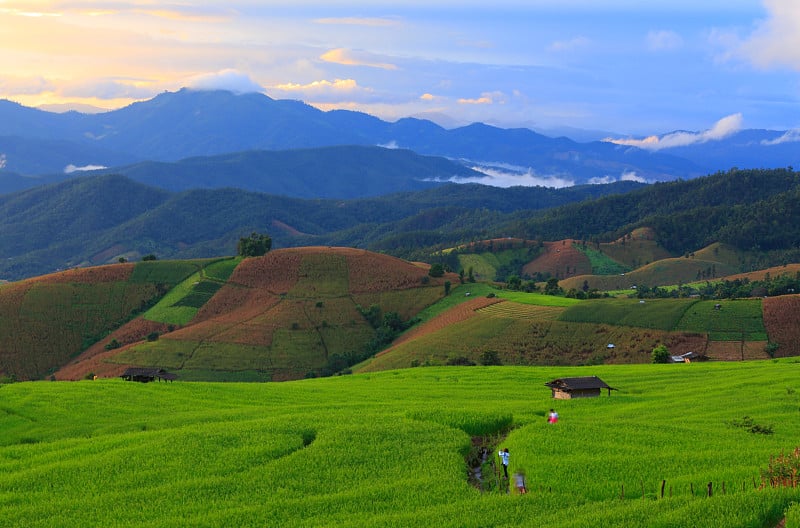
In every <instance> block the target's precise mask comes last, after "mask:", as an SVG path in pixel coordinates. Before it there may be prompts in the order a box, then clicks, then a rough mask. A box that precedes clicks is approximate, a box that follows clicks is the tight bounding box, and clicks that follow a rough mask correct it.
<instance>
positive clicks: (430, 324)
mask: <svg viewBox="0 0 800 528" xmlns="http://www.w3.org/2000/svg"><path fill="white" fill-rule="evenodd" d="M499 302H504V300H503V299H498V298H497V297H492V298H489V297H475V298H474V299H470V300H469V301H465V302H463V303H461V304H459V305H458V306H455V307H453V308H451V309H449V310H447V311H446V312H444V313H442V314H439V315H437V316H436V317H434V318H433V319H431V320H430V321H426V322H425V323H422V324H420V325H417V326H414V327H413V328H411V329H410V330H409V331H408V332H405V333H404V334H403V335H401V336H400V337H399V338H397V340H395V342H394V343H393V344H392V346H391V347H389V348H387V349H385V350H382V351H381V352H379V353H378V355H379V356H382V355H384V354H387V353H389V352H391V351H392V350H393V349H394V348H395V347H396V346H398V345H400V344H402V343H405V342H407V341H411V340H413V339H416V338H418V337H422V336H424V335H427V334H431V333H434V332H437V331H439V330H441V329H443V328H446V327H448V326H450V325H451V324H454V323H458V322H460V321H464V320H466V319H469V318H470V317H473V316H474V315H475V313H476V311H477V310H479V309H481V308H485V307H486V306H490V305H492V304H495V303H499Z"/></svg>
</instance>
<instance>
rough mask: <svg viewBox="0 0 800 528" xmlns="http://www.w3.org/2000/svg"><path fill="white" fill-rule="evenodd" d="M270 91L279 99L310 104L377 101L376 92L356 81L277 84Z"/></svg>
mask: <svg viewBox="0 0 800 528" xmlns="http://www.w3.org/2000/svg"><path fill="white" fill-rule="evenodd" d="M268 91H269V94H270V95H271V96H273V97H276V98H278V99H283V98H287V99H302V100H303V101H306V102H308V103H310V104H315V103H342V102H354V101H357V102H370V101H373V100H375V93H374V91H373V90H372V89H370V88H364V87H362V86H359V85H358V83H357V82H356V81H355V80H354V79H336V80H334V81H328V80H321V81H313V82H310V83H308V84H296V83H286V84H277V85H274V86H270V87H269V88H268Z"/></svg>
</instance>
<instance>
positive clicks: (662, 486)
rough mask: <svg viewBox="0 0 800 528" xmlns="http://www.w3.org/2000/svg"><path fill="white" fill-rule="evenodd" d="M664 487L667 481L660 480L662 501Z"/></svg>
mask: <svg viewBox="0 0 800 528" xmlns="http://www.w3.org/2000/svg"><path fill="white" fill-rule="evenodd" d="M666 485H667V481H666V480H662V481H661V498H662V499H663V498H664V486H666Z"/></svg>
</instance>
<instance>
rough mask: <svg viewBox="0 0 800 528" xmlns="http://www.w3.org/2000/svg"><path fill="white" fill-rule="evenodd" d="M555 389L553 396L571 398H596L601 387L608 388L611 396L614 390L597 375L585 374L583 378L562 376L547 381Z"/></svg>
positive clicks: (562, 398)
mask: <svg viewBox="0 0 800 528" xmlns="http://www.w3.org/2000/svg"><path fill="white" fill-rule="evenodd" d="M545 385H547V386H548V387H550V389H551V390H552V391H553V398H555V399H557V400H569V399H571V398H594V397H596V396H600V390H601V389H607V390H608V395H609V396H611V391H612V390H617V389H615V388H613V387H609V386H608V384H607V383H606V382H605V381H603V380H601V379H600V378H598V377H597V376H584V377H581V378H560V379H555V380H553V381H548V382H547V383H545Z"/></svg>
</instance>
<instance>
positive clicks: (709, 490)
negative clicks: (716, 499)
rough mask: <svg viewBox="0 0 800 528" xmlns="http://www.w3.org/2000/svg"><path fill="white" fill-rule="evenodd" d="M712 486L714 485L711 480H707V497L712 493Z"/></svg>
mask: <svg viewBox="0 0 800 528" xmlns="http://www.w3.org/2000/svg"><path fill="white" fill-rule="evenodd" d="M713 487H714V485H713V484H712V483H711V482H709V483H708V496H709V497H710V496H711V495H713V491H712V488H713Z"/></svg>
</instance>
